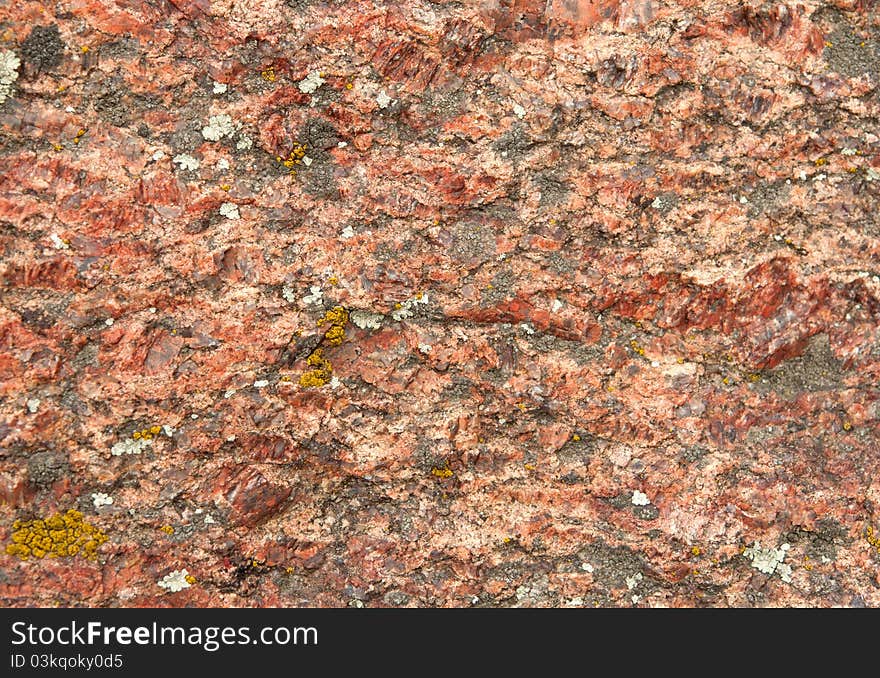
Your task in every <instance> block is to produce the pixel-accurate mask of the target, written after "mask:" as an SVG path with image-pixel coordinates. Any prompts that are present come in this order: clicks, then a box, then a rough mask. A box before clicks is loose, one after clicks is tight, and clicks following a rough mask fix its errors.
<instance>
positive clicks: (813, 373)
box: [756, 334, 843, 400]
mask: <svg viewBox="0 0 880 678" xmlns="http://www.w3.org/2000/svg"><path fill="white" fill-rule="evenodd" d="M842 370H843V368H842V366H841V364H840V361H839V360H837V359H836V358H835V357H834V355H833V354H832V353H831V347H830V345H829V343H828V335H827V334H820V335H817V336H816V337H814V338H813V339H812V340H810V343H809V344H808V345H807V347H806V349H805V350H804V352H803V354H802V355H800V356H799V357H797V358H790V359H789V360H786V361H784V362H782V363H780V364H779V365H777V366H776V367H774V368H773V369H771V370H767V371H766V372H764V373H763V374H762V375H761V379H760V380H759V381H758V382H757V383H756V386H757V387H758V389H759V390H761V391H763V392H766V391H767V390H773V391H775V392H776V393H777V394H778V395H780V396H781V397H783V398H785V399H787V400H791V399H793V398H795V397H797V395H798V394H800V393H803V392H804V391H813V392H816V391H832V390H835V389H837V388H839V387H840V384H841V377H842V374H841V373H842Z"/></svg>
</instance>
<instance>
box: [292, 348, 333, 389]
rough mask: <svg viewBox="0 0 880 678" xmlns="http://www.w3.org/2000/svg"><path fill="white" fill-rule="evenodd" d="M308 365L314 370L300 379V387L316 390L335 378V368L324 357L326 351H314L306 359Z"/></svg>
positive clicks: (319, 349) (318, 349)
mask: <svg viewBox="0 0 880 678" xmlns="http://www.w3.org/2000/svg"><path fill="white" fill-rule="evenodd" d="M306 363H307V364H308V366H309V367H311V368H312V369H310V370H308V371H306V372H304V373H303V374H302V375H301V376H300V378H299V385H300V386H302V387H303V388H316V387H318V386H323V385H324V384H327V383H329V382H330V380H331V379H332V378H333V366H332V365H331V364H330V361H329V360H327V358H325V357H324V349H323V348H321V347H318V348H316V349H315V350H314V351H312V353H311V355H309V357H308V358H306Z"/></svg>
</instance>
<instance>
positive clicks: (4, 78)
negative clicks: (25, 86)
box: [0, 50, 21, 104]
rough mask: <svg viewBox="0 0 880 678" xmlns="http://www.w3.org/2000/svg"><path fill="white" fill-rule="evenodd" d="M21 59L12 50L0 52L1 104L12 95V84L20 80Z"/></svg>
mask: <svg viewBox="0 0 880 678" xmlns="http://www.w3.org/2000/svg"><path fill="white" fill-rule="evenodd" d="M20 65H21V59H19V58H18V55H17V54H16V53H15V52H13V51H12V50H4V51H2V52H0V104H2V103H3V102H4V101H6V99H7V98H8V97H9V96H11V95H12V85H13V84H14V83H15V81H16V80H18V67H19V66H20Z"/></svg>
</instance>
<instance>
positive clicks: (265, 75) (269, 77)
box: [260, 66, 278, 82]
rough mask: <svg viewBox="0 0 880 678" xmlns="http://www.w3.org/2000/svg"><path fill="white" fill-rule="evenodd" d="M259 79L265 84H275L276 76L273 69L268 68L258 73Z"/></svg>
mask: <svg viewBox="0 0 880 678" xmlns="http://www.w3.org/2000/svg"><path fill="white" fill-rule="evenodd" d="M260 77H261V78H262V79H263V80H265V81H266V82H275V80H276V79H277V77H278V76H276V75H275V69H274V68H272V67H271V66H269V68H264V69H263V70H262V71H260Z"/></svg>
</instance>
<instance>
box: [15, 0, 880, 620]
mask: <svg viewBox="0 0 880 678" xmlns="http://www.w3.org/2000/svg"><path fill="white" fill-rule="evenodd" d="M51 26H56V27H57V30H58V33H57V38H56V39H55V40H52V39H51V37H52V36H53V34H52V32H51V30H49V29H48V28H46V27H51ZM38 27H43V28H41V29H40V30H39V31H37V32H36V33H34V31H35V29H36V28H38ZM5 51H12V52H13V53H15V54H16V55H18V56H19V57H20V61H21V64H20V67H19V69H18V79H17V80H16V81H15V82H14V83H13V85H12V87H11V93H10V95H9V97H8V98H7V99H6V101H5V102H4V103H3V104H2V106H0V295H2V296H0V302H2V303H0V539H2V541H3V543H4V544H6V543H8V540H9V538H10V536H11V533H12V531H13V528H12V524H13V522H14V521H15V519H17V518H24V519H29V518H34V517H42V516H47V515H50V514H52V513H54V512H55V511H66V510H68V509H71V508H74V509H78V510H81V511H83V512H84V514H85V516H86V519H87V520H88V521H89V522H91V523H93V524H95V525H97V526H98V527H100V528H101V529H102V530H103V531H104V532H106V534H107V535H108V536H109V541H108V542H107V543H106V544H104V545H103V546H102V547H101V549H100V557H99V559H98V560H97V561H96V562H89V561H86V560H80V559H57V560H49V559H45V560H28V561H20V560H18V559H17V558H13V557H12V556H9V555H6V554H5V553H3V554H2V555H0V562H2V577H0V602H2V604H3V605H4V606H50V605H58V604H60V605H87V606H95V607H104V606H107V607H113V606H346V605H357V606H360V605H364V606H420V607H428V606H491V607H507V606H546V607H563V606H586V607H593V606H633V605H637V606H641V607H665V606H668V607H682V606H711V607H727V606H746V607H751V606H755V607H760V606H822V607H827V606H844V607H846V606H877V605H880V552H878V547H880V541H878V540H877V535H878V534H880V474H878V456H880V452H878V440H880V389H878V377H880V332H878V327H880V277H878V276H880V237H878V236H880V221H878V213H880V204H878V195H880V138H878V135H880V129H878V127H877V120H878V119H880V12H878V4H877V2H876V0H832V1H831V2H818V1H815V0H808V1H804V2H792V3H781V2H773V1H771V2H753V1H752V0H749V1H747V2H743V1H739V0H712V1H709V0H687V1H685V0H677V1H667V0H597V1H595V2H587V1H585V0H584V1H579V0H572V1H569V0H553V1H552V2H545V1H544V0H540V1H538V0H483V1H473V2H464V3H438V2H429V1H427V0H423V1H416V2H395V3H390V2H389V3H383V2H378V1H376V0H355V1H351V2H340V1H333V2H326V3H325V2H310V1H309V0H287V1H286V2H285V1H282V0H259V1H257V0H238V1H236V2H232V1H231V0H218V1H215V2H210V1H209V0H161V1H159V2H149V3H147V2H138V1H136V0H131V1H127V2H119V1H112V0H77V1H76V2H74V1H72V0H61V1H60V2H57V3H46V2H42V1H33V0H18V1H17V2H13V3H5V4H3V5H2V6H0V52H5ZM311 73H315V74H321V76H320V78H317V76H313V79H312V80H311V82H312V83H317V82H319V80H321V79H323V80H324V82H323V83H320V85H319V86H318V87H317V88H316V89H314V90H313V91H312V88H311V87H308V86H306V85H303V86H302V87H301V86H300V83H301V82H302V81H303V80H304V79H306V77H307V76H309V74H311ZM316 78H317V79H316ZM307 82H309V81H307ZM215 83H220V84H221V85H225V86H226V89H225V91H220V90H223V87H222V86H216V85H215ZM304 90H305V91H304ZM222 115H228V116H229V117H230V119H231V121H232V127H233V128H234V130H235V131H234V132H233V133H232V134H229V135H225V136H221V138H220V139H218V140H216V141H212V140H209V139H206V138H205V137H204V136H203V134H202V128H203V127H205V126H206V125H208V124H209V120H210V118H211V116H222ZM230 131H231V130H230ZM243 135H246V136H247V137H248V138H249V139H250V140H251V141H252V144H251V146H250V147H247V143H246V141H243V138H244V137H243ZM300 145H305V150H306V156H307V158H308V160H309V161H310V162H309V163H303V164H300V165H295V166H294V167H293V169H295V170H296V174H295V175H294V174H291V172H290V169H291V168H288V167H285V166H284V164H283V161H284V160H285V159H287V158H289V157H290V156H291V153H294V152H295V151H296V149H297V148H299V147H300ZM181 155H188V156H191V157H192V158H194V159H196V160H197V161H198V163H199V166H198V168H195V169H187V168H185V167H182V166H181V163H182V162H183V161H182V160H180V159H178V162H173V159H175V158H177V157H178V156H181ZM279 158H280V160H279ZM224 203H231V204H232V205H234V206H237V210H238V215H239V218H238V219H235V218H228V216H226V215H227V214H230V213H229V209H230V208H231V205H228V206H226V207H224V213H221V211H220V209H221V205H224ZM233 216H234V215H233ZM314 288H317V290H315V289H314ZM318 291H319V292H320V293H317V292H318ZM419 294H421V295H422V296H421V297H420V298H419V297H418V295H419ZM337 305H341V306H343V307H345V309H347V310H348V311H349V312H351V313H353V314H355V315H356V312H364V311H368V312H370V313H373V314H379V315H380V316H382V317H381V318H379V319H378V320H377V322H376V323H373V324H374V325H376V326H370V325H369V324H366V323H363V322H361V324H362V325H364V327H358V326H357V325H355V324H353V323H350V324H349V325H348V326H347V327H346V330H347V337H346V339H345V341H344V342H343V343H342V344H341V345H339V346H332V347H327V348H326V350H325V355H326V357H327V359H328V360H329V361H330V362H331V363H332V366H333V374H334V376H335V377H336V380H335V381H334V382H332V383H331V384H328V385H326V386H321V387H318V388H303V387H301V386H300V384H299V376H300V375H301V374H302V373H303V370H304V365H305V363H304V357H305V356H306V355H308V353H309V351H310V350H311V349H313V348H314V347H315V345H316V343H315V342H316V341H320V334H319V332H321V331H322V330H320V329H319V328H318V326H317V321H318V320H319V319H320V318H321V317H322V315H323V313H324V312H325V311H326V310H328V309H331V308H333V307H334V306H337ZM110 321H112V322H110ZM379 321H381V322H379ZM303 347H305V348H303ZM263 381H265V382H266V384H265V385H263V383H262V382H263ZM255 382H257V385H255ZM36 401H39V402H38V403H37V402H36ZM151 426H169V427H173V431H172V430H171V429H168V431H170V432H171V434H170V435H168V434H167V433H165V432H163V433H160V434H158V435H156V436H155V438H154V439H153V440H152V441H150V443H149V445H147V446H146V447H145V449H143V450H142V452H141V453H140V454H131V455H126V454H123V455H120V456H114V455H113V454H111V448H112V447H113V445H115V444H117V443H119V442H120V441H125V440H131V436H132V434H133V432H135V431H140V430H142V429H145V428H149V427H151ZM636 491H638V492H641V493H644V495H645V496H646V499H647V501H648V502H649V503H648V504H646V505H635V504H634V503H633V501H632V498H633V493H634V492H636ZM99 492H101V493H105V494H107V495H109V496H110V497H111V498H112V499H113V503H112V504H110V505H106V506H100V507H95V506H94V503H93V501H92V494H93V493H99ZM169 526H170V527H171V528H173V529H172V530H169V529H167V528H168V527H169ZM163 527H164V528H166V529H164V530H163V529H160V528H163ZM755 542H759V544H760V545H761V547H762V548H764V549H771V548H774V549H775V548H779V547H781V546H782V545H784V544H788V545H789V547H788V551H787V552H786V555H785V561H784V562H785V565H788V566H790V567H791V575H790V577H787V576H786V577H783V576H782V575H783V574H784V568H777V571H776V572H773V571H772V570H771V573H769V574H768V573H766V572H761V571H759V569H758V568H756V567H755V566H754V565H755V563H754V562H753V561H751V560H750V559H749V557H748V556H749V552H748V551H746V552H744V550H745V549H746V548H747V547H750V546H752V545H753V544H754V543H755ZM183 568H186V569H187V570H188V572H189V573H190V574H192V575H193V576H194V577H195V583H194V584H192V586H190V587H189V588H185V589H183V590H181V591H179V592H170V591H167V590H165V589H163V588H161V587H160V586H159V585H158V581H159V580H160V579H162V578H163V577H164V576H165V575H167V574H168V573H169V572H170V571H171V570H174V569H183ZM787 579H790V581H787Z"/></svg>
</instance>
